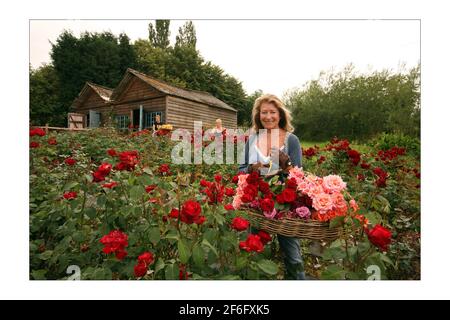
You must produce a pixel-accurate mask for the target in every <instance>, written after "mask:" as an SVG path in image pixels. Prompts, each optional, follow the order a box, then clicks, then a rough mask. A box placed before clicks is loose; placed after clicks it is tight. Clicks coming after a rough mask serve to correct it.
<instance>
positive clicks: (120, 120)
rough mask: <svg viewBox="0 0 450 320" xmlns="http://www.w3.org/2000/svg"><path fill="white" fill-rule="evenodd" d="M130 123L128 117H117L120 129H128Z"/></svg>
mask: <svg viewBox="0 0 450 320" xmlns="http://www.w3.org/2000/svg"><path fill="white" fill-rule="evenodd" d="M129 123H130V120H129V117H128V116H127V115H118V116H116V124H117V128H119V129H127V128H128V124H129Z"/></svg>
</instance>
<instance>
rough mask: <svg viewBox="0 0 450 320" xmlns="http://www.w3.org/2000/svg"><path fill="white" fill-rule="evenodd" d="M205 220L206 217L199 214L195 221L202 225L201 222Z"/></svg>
mask: <svg viewBox="0 0 450 320" xmlns="http://www.w3.org/2000/svg"><path fill="white" fill-rule="evenodd" d="M205 221H206V218H205V217H204V216H199V217H198V218H197V219H195V221H194V223H195V224H198V225H201V224H203V223H205Z"/></svg>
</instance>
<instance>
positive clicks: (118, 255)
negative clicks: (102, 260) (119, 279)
mask: <svg viewBox="0 0 450 320" xmlns="http://www.w3.org/2000/svg"><path fill="white" fill-rule="evenodd" d="M127 255H128V253H127V252H126V251H125V250H122V249H119V250H117V251H116V258H117V259H119V260H123V259H124V258H125V257H126V256H127Z"/></svg>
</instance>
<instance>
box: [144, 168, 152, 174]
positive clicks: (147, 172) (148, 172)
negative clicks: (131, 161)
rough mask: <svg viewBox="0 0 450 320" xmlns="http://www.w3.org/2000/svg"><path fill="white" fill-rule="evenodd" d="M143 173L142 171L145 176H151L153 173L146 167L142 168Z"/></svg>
mask: <svg viewBox="0 0 450 320" xmlns="http://www.w3.org/2000/svg"><path fill="white" fill-rule="evenodd" d="M143 171H144V172H145V173H146V174H149V175H151V176H153V171H152V170H150V168H148V167H146V168H144V170H143Z"/></svg>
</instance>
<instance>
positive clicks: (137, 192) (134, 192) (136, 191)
mask: <svg viewBox="0 0 450 320" xmlns="http://www.w3.org/2000/svg"><path fill="white" fill-rule="evenodd" d="M144 192H145V190H144V188H143V187H142V186H133V187H132V188H131V190H130V198H131V200H134V201H136V200H139V199H140V198H141V197H142V195H143V194H144Z"/></svg>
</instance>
